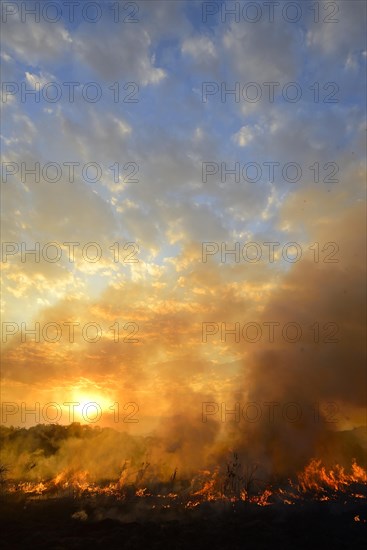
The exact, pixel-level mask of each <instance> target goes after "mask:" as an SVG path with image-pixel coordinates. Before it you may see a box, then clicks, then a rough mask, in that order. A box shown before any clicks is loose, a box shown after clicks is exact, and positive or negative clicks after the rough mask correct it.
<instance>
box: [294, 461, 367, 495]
mask: <svg viewBox="0 0 367 550" xmlns="http://www.w3.org/2000/svg"><path fill="white" fill-rule="evenodd" d="M351 470H352V471H351V473H350V474H347V473H346V472H345V470H344V468H343V467H342V466H339V465H338V464H337V465H336V466H335V467H334V468H333V469H330V470H327V469H326V467H325V466H323V465H322V462H321V460H316V459H313V460H311V462H310V463H309V464H308V466H306V468H305V469H304V471H303V472H302V473H301V474H299V475H298V482H299V487H300V489H301V491H302V492H303V493H307V492H316V493H323V492H325V491H326V490H333V491H344V490H345V489H346V488H348V486H349V485H351V484H352V483H363V484H365V483H367V473H366V471H365V470H364V469H363V468H362V467H361V466H358V464H356V462H355V461H354V462H353V463H352V468H351Z"/></svg>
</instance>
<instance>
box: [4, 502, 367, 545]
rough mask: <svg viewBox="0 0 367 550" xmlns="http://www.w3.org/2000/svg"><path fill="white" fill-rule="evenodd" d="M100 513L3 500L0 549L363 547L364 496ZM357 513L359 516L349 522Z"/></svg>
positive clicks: (76, 505) (77, 505) (77, 506)
mask: <svg viewBox="0 0 367 550" xmlns="http://www.w3.org/2000/svg"><path fill="white" fill-rule="evenodd" d="M103 505H105V503H103ZM81 510H84V511H85V514H86V515H87V516H88V519H85V520H84V521H83V520H81V519H73V518H72V515H73V514H74V513H76V512H80V511H81ZM100 510H101V508H99V507H98V508H95V505H94V508H91V507H90V506H89V507H88V505H87V506H85V503H83V502H80V501H78V500H73V499H60V498H59V499H49V500H27V501H26V500H25V499H24V498H13V499H9V498H6V499H2V501H1V524H2V526H1V542H2V546H1V547H2V548H5V549H12V550H13V549H18V548H19V549H22V550H23V549H37V550H38V549H47V550H62V549H65V550H73V549H80V548H83V549H84V548H85V549H88V550H92V549H103V550H110V549H112V550H113V549H115V548H116V549H134V550H137V549H146V550H155V549H160V550H161V549H167V550H176V549H177V550H179V549H190V550H191V549H210V550H217V549H218V550H236V549H241V550H242V549H244V550H247V549H256V550H261V549H275V548H281V549H282V550H284V549H288V548H289V549H292V550H303V549H306V548H307V549H312V550H317V549H319V548H324V549H325V550H328V549H333V550H335V549H345V550H347V549H348V550H350V549H359V548H365V542H366V534H367V533H366V532H367V504H366V502H363V501H359V502H356V501H352V502H346V503H345V502H344V501H343V500H341V501H338V502H309V503H308V502H306V503H305V502H300V503H297V504H296V505H284V504H282V505H279V504H278V505H274V506H265V507H259V506H257V505H253V504H247V503H238V504H236V505H230V506H229V507H226V508H220V509H218V507H217V506H216V504H215V503H214V504H212V503H207V504H203V505H201V506H198V507H197V508H195V509H193V510H190V511H189V512H188V513H183V514H182V516H181V517H179V519H177V518H176V519H172V516H170V513H167V516H166V517H164V514H163V515H159V516H157V515H154V514H153V513H152V514H149V513H147V514H146V519H144V520H142V519H139V521H129V519H128V518H127V517H126V516H125V519H124V516H121V517H122V521H127V522H125V523H124V522H122V521H119V520H118V519H111V517H107V518H105V519H101V520H99V521H97V520H96V511H97V512H98V513H97V516H98V514H101V512H100ZM109 510H110V512H109V514H110V516H111V515H114V516H115V517H118V516H119V513H120V511H121V513H122V512H123V508H121V510H120V504H119V503H116V502H115V503H114V506H112V503H111V502H110V503H109ZM107 515H108V514H107ZM82 516H83V514H82ZM356 516H358V517H359V519H360V521H355V519H354V518H355V517H356ZM84 517H85V516H84ZM101 517H103V513H102V514H101ZM91 518H92V519H91Z"/></svg>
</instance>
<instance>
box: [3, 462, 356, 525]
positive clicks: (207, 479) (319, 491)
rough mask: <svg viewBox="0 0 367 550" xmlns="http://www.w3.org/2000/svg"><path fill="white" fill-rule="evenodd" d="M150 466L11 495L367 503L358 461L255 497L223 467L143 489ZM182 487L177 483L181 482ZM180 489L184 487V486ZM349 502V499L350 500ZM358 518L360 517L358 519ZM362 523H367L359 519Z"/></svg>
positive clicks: (313, 472)
mask: <svg viewBox="0 0 367 550" xmlns="http://www.w3.org/2000/svg"><path fill="white" fill-rule="evenodd" d="M148 466H149V464H148V463H143V464H142V465H141V466H140V468H139V469H138V470H136V469H132V471H130V470H131V465H130V464H127V463H125V464H124V465H123V466H122V471H121V474H120V476H118V477H117V479H116V480H113V481H106V482H105V483H104V484H103V483H99V484H98V483H97V482H96V481H93V480H92V479H91V476H90V473H89V472H88V471H87V470H81V471H77V472H75V471H72V470H64V471H62V472H60V473H58V474H57V475H56V476H55V477H54V478H53V479H51V480H41V481H37V482H32V481H21V482H15V481H13V482H9V483H8V484H7V491H8V492H11V493H15V492H20V493H22V494H24V495H26V497H27V498H50V497H53V498H55V497H57V496H63V495H64V496H69V497H73V498H78V497H81V496H83V497H86V496H89V497H95V496H97V495H102V496H107V497H113V498H114V499H116V500H124V499H127V498H131V496H132V495H134V497H135V498H139V499H145V502H146V504H147V505H148V506H150V508H151V509H154V508H160V509H163V508H170V507H173V506H174V507H177V506H182V507H184V508H196V507H198V506H200V505H201V504H202V503H204V502H213V503H215V502H218V501H221V502H227V503H235V502H238V501H247V502H249V503H251V504H254V505H257V506H270V505H271V504H272V503H273V502H276V501H278V502H282V503H283V504H286V505H292V504H295V503H296V502H297V501H299V500H300V499H304V498H311V499H316V500H319V501H326V500H331V499H333V498H337V497H338V495H340V494H342V495H345V494H348V496H349V497H351V498H353V499H358V500H360V499H365V498H366V495H365V494H363V492H364V487H365V486H367V473H366V471H365V470H364V469H363V468H362V467H361V466H359V465H358V464H357V463H356V462H355V461H354V462H353V463H352V465H351V468H350V471H349V472H347V471H346V470H345V469H344V468H343V467H342V466H340V465H336V466H334V467H333V468H326V466H325V465H323V463H322V461H321V460H316V459H313V460H312V461H311V462H310V463H309V464H308V465H307V466H306V467H305V469H304V470H303V471H302V472H301V473H300V474H298V477H297V480H296V481H292V480H289V482H288V485H287V486H286V487H275V488H274V487H271V488H270V487H269V486H268V487H266V488H265V489H263V490H261V491H258V492H257V493H256V494H254V491H252V494H250V493H249V490H248V487H242V488H241V490H240V491H238V492H237V493H233V491H231V488H229V489H228V478H226V476H225V475H224V474H223V473H222V474H221V470H220V468H219V467H218V468H216V469H214V471H212V472H211V471H209V470H203V471H200V472H199V473H198V474H197V475H196V476H195V477H194V478H193V479H192V481H191V485H190V486H189V487H188V488H186V489H183V488H182V490H178V491H177V492H173V491H172V480H171V481H170V482H166V484H164V483H163V485H160V490H157V491H154V489H152V486H150V485H149V481H147V483H145V485H146V487H143V486H142V478H143V475H144V474H145V472H146V471H147V470H148ZM175 482H176V483H177V479H176V481H175ZM178 486H179V485H178ZM344 498H345V497H344ZM357 518H358V519H357ZM354 520H355V521H356V522H358V521H361V522H365V521H366V520H364V519H361V518H360V516H359V515H356V516H355V518H354Z"/></svg>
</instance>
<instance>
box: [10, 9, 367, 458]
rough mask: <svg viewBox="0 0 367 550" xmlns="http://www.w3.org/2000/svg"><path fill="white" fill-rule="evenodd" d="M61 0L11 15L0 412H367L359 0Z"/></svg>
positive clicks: (206, 423)
mask: <svg viewBox="0 0 367 550" xmlns="http://www.w3.org/2000/svg"><path fill="white" fill-rule="evenodd" d="M46 4H49V7H48V8H47V10H45V8H44V6H45V5H46ZM66 4H67V3H66V2H60V1H54V2H32V1H30V2H26V3H25V2H11V3H10V2H2V6H1V7H2V27H3V33H2V34H3V38H2V47H1V69H2V82H3V84H2V102H1V109H2V124H1V148H2V185H1V194H2V290H3V293H2V298H3V300H2V346H3V353H2V401H3V410H2V412H3V418H2V422H3V423H4V424H6V425H19V426H21V425H23V426H30V425H32V424H36V423H39V422H45V423H49V422H59V423H62V424H68V423H69V422H70V421H72V420H74V421H78V422H86V423H89V424H91V425H95V424H101V425H104V426H112V427H114V428H116V429H119V430H122V431H127V432H129V433H131V434H142V433H152V432H153V431H154V430H158V432H159V433H161V434H169V438H171V440H172V446H173V447H174V448H181V449H184V451H183V456H185V453H186V452H187V453H188V454H190V453H192V452H193V451H192V449H193V448H195V446H198V445H199V443H201V446H203V447H205V446H207V447H208V448H209V447H210V445H211V443H212V442H213V441H214V440H216V441H217V439H218V437H219V438H220V437H221V434H222V432H223V431H226V430H227V429H228V430H232V429H235V430H237V429H238V430H240V431H241V433H243V432H246V429H247V428H248V427H249V425H250V427H251V429H252V428H253V426H254V421H253V418H254V417H253V416H252V415H254V414H255V413H256V410H260V412H261V414H262V420H261V422H262V424H261V425H262V428H264V426H265V424H267V425H269V423H271V416H269V415H270V413H269V411H270V406H269V405H265V404H266V403H277V405H276V408H275V409H273V410H274V411H275V412H274V414H275V415H276V418H278V417H279V422H283V427H284V422H285V423H286V428H287V429H286V430H285V432H284V431H283V432H282V435H279V433H278V436H279V438H281V439H282V440H283V442H284V441H286V435H284V434H285V433H286V432H287V430H288V429H290V428H289V426H290V425H291V424H292V420H289V418H291V419H292V418H293V417H294V415H296V416H297V415H298V414H301V416H302V422H304V426H309V428H310V431H314V432H315V430H316V428H315V414H316V413H315V410H316V409H317V410H318V411H319V414H320V415H321V417H322V419H323V422H324V423H325V422H326V423H328V425H329V424H332V425H333V426H336V427H337V428H339V429H343V428H348V429H349V428H353V427H357V426H360V425H363V424H365V414H364V406H365V397H366V396H365V382H366V380H365V371H364V349H363V325H364V320H365V319H364V309H363V303H364V293H365V290H364V284H363V281H364V277H365V223H364V220H365V210H364V204H365V203H364V201H365V185H364V184H365V114H366V112H365V101H364V97H365V91H366V88H365V69H366V67H365V65H366V41H365V36H364V29H365V21H366V4H365V3H364V2H361V1H348V2H346V1H336V2H323V1H320V2H317V3H314V2H308V1H303V2H293V3H291V2H275V3H273V2H271V3H270V6H269V5H267V4H268V3H266V2H262V1H258V2H229V1H228V2H198V1H195V0H194V1H181V0H178V1H160V0H154V1H139V2H129V3H127V2H114V3H112V2H96V3H91V2H82V3H81V4H80V5H76V6H75V13H74V16H73V17H72V16H71V15H70V13H71V12H70V11H69V10H67V9H66ZM86 4H90V6H89V7H88V8H87V9H86ZM315 4H317V6H318V9H317V10H316V7H314V8H313V9H312V6H315ZM37 5H38V7H37ZM31 6H33V7H34V8H35V9H39V10H40V12H39V18H38V19H37V16H34V15H33V16H32V15H31V14H30V13H28V12H27V9H30V7H31ZM96 6H97V8H96ZM295 6H296V7H295ZM82 7H83V9H84V11H83V9H82ZM26 8H27V9H26ZM230 9H234V10H235V12H234V14H232V15H231V14H230V13H229V11H230ZM236 10H237V11H236ZM36 19H37V20H36ZM93 19H96V21H94V22H93ZM71 90H73V93H72V92H71ZM32 91H33V92H35V93H31V92H32ZM27 92H28V93H27ZM36 163H39V165H38V167H39V168H38V170H39V176H38V175H37V173H36V175H35V174H34V173H33V175H32V173H31V171H32V169H33V170H35V169H36V170H37V167H36ZM231 171H232V172H231ZM72 176H73V177H72ZM36 243H38V244H36ZM50 243H53V244H51V245H50ZM68 243H69V244H68ZM70 243H74V244H70ZM236 243H237V244H236ZM249 243H252V247H251V246H248V244H249ZM254 243H255V244H254ZM266 243H276V244H274V248H272V249H271V247H270V245H269V244H266ZM289 243H291V244H289ZM37 247H39V249H38V248H37ZM310 247H311V248H310ZM32 249H33V250H34V249H36V250H39V251H38V252H37V251H36V253H35V254H26V253H25V252H26V251H27V250H32ZM233 250H235V251H236V253H235V254H233V253H232V254H230V253H229V252H230V251H232V252H233ZM271 250H273V252H274V253H273V254H272V253H271V252H270V251H271ZM226 252H227V254H226ZM37 327H38V328H37ZM73 327H74V328H73ZM272 327H273V328H272ZM273 329H274V333H272V330H273ZM27 330H28V331H30V332H28V333H27ZM32 330H33V331H36V334H35V333H33V334H32V333H31V331H32ZM73 330H74V332H73ZM230 330H232V334H231V333H230V332H229V331H230ZM300 330H301V332H299V331H300ZM226 331H228V332H226ZM233 331H234V333H233ZM72 334H74V335H73V336H72ZM272 334H273V336H272ZM88 403H89V404H90V403H92V405H91V406H88ZM236 403H238V404H239V406H240V408H241V411H242V416H241V422H238V423H237V421H235V422H234V424H233V422H232V424H231V421H233V418H234V415H232V417H231V415H230V414H226V410H233V409H235V407H236V406H237V405H235V404H236ZM249 403H255V405H254V407H255V409H256V410H255V409H254V411H255V412H254V411H251V410H250V409H248V408H246V407H247V406H248V404H249ZM289 403H293V404H295V405H290V406H289ZM73 404H74V405H73ZM223 407H224V409H223ZM289 407H290V408H289ZM292 407H293V408H292ZM223 410H224V414H223ZM32 411H33V412H32ZM247 412H248V415H247ZM204 413H205V414H204ZM255 416H256V414H255ZM284 419H286V420H284ZM311 424H312V425H311ZM189 427H190V430H189ZM316 431H317V430H316ZM193 434H194V435H193ZM232 435H233V434H232ZM167 437H168V436H167ZM233 437H234V436H233ZM236 437H237V436H236ZM238 437H239V436H238Z"/></svg>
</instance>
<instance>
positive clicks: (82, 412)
mask: <svg viewBox="0 0 367 550" xmlns="http://www.w3.org/2000/svg"><path fill="white" fill-rule="evenodd" d="M72 402H73V409H74V420H75V421H77V422H86V423H96V422H98V421H99V420H101V418H102V416H103V415H104V416H105V415H106V413H109V414H111V410H112V407H113V401H112V400H111V399H110V398H108V397H107V396H106V395H105V394H103V393H102V392H100V391H96V390H91V391H88V390H81V389H79V388H75V389H74V390H73V392H72Z"/></svg>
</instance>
